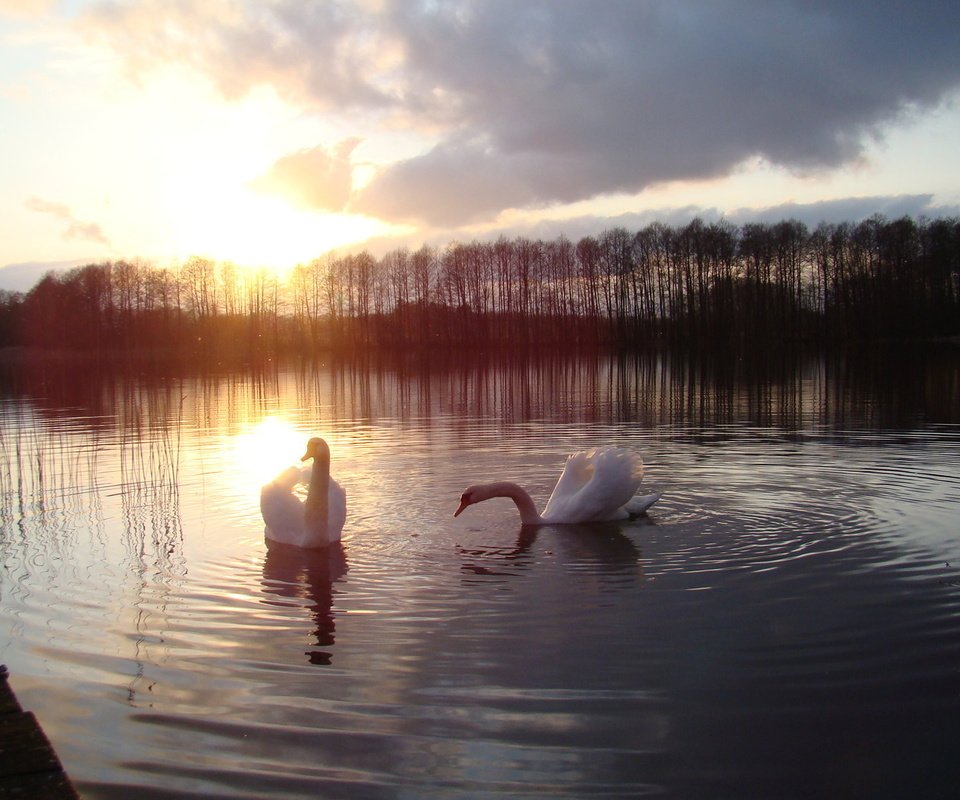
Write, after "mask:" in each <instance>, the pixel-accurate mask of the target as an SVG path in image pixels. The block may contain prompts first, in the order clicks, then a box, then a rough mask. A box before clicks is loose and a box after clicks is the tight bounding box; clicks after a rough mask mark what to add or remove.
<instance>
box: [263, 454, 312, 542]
mask: <svg viewBox="0 0 960 800" xmlns="http://www.w3.org/2000/svg"><path fill="white" fill-rule="evenodd" d="M291 469H295V468H294V467H291ZM260 513H261V514H262V515H263V522H264V524H265V525H266V526H267V528H269V529H270V532H271V534H273V536H272V538H278V537H281V536H283V537H288V536H291V535H294V532H296V534H297V535H302V532H303V501H302V500H301V499H300V498H299V497H297V496H296V495H295V494H293V493H292V492H291V491H290V488H288V486H287V485H286V484H285V483H282V482H279V480H278V481H274V482H272V483H268V484H267V485H266V486H264V487H263V488H262V489H261V490H260Z"/></svg>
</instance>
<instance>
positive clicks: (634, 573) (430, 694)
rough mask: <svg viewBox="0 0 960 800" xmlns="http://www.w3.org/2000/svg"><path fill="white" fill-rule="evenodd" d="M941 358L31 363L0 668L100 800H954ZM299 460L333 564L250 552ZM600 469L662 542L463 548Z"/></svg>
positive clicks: (15, 433) (9, 479)
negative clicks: (280, 479) (475, 497)
mask: <svg viewBox="0 0 960 800" xmlns="http://www.w3.org/2000/svg"><path fill="white" fill-rule="evenodd" d="M441 355H442V354H438V355H437V356H436V358H440V356H441ZM958 356H960V353H958V351H957V350H955V349H954V350H949V349H948V350H944V351H935V352H930V353H921V354H915V353H909V354H901V355H890V356H888V355H878V356H877V357H876V358H867V357H861V358H853V357H848V358H841V357H835V358H822V357H809V358H797V359H794V360H791V361H789V362H785V363H778V364H776V365H773V366H771V365H769V364H753V363H747V362H744V361H737V360H731V361H730V362H728V363H716V362H698V361H692V360H686V359H680V358H676V357H674V358H670V357H668V356H647V357H643V358H597V357H586V356H584V357H570V358H563V359H560V358H554V359H550V358H541V359H527V360H521V359H518V360H497V359H493V358H489V359H483V360H480V361H474V360H470V359H466V358H461V359H458V358H457V357H455V356H449V357H444V358H442V359H441V361H442V363H436V362H434V363H432V364H424V363H416V362H412V361H407V362H404V363H381V362H343V363H339V362H338V363H316V364H300V365H289V366H278V367H274V368H268V369H259V370H256V371H253V370H248V371H228V370H222V371H216V370H213V371H207V372H199V373H192V374H185V375H179V376H171V375H170V374H169V372H168V373H164V372H163V371H162V370H148V369H143V370H140V371H133V372H131V371H121V370H119V369H110V370H107V369H105V368H102V367H100V366H97V365H95V364H79V363H72V362H67V361H60V362H54V361H50V362H42V361H41V362H36V363H33V362H31V363H24V364H22V365H20V366H19V367H18V368H15V369H13V368H11V369H7V370H6V371H5V372H4V374H3V380H2V391H3V400H2V405H0V491H2V494H3V504H2V519H0V565H2V569H0V662H2V663H5V664H7V665H8V666H9V668H10V672H11V684H12V686H13V687H14V689H15V691H16V692H17V694H18V696H19V698H20V700H21V702H22V704H23V705H24V707H25V708H27V709H29V710H31V711H33V712H35V713H36V715H37V717H38V718H39V720H40V722H41V724H42V725H43V727H44V729H45V731H46V732H47V734H48V736H49V737H50V739H51V740H52V742H53V744H54V746H55V748H56V749H57V752H58V754H59V755H60V757H61V759H62V761H63V762H64V765H65V767H66V769H67V771H68V773H69V774H70V775H71V777H72V778H73V780H74V782H75V783H76V785H77V787H78V789H79V790H80V791H81V793H82V794H83V795H84V797H85V798H117V799H118V800H119V798H129V797H137V798H139V800H146V799H148V798H161V797H163V798H167V797H176V798H187V797H197V798H200V797H202V798H316V797H323V798H351V799H353V800H355V799H356V798H375V799H377V800H379V799H380V798H451V797H456V798H493V797H511V798H512V797H528V798H540V797H550V798H556V797H568V798H590V797H608V798H610V797H614V798H621V797H640V796H646V795H657V796H661V797H664V796H665V797H676V798H687V797H698V798H699V797H704V798H754V797H756V798H778V797H782V798H793V797H796V798H811V797H870V798H885V797H889V798H900V797H906V796H910V797H947V796H951V797H952V796H954V794H955V792H956V791H957V787H958V784H960V759H958V758H957V743H958V742H960V537H958V532H960V524H958V521H957V520H958V519H960V516H958V511H960V367H958V365H960V357H958ZM458 362H459V363H458ZM313 435H322V436H324V437H325V438H326V439H327V440H328V442H329V443H330V446H331V450H332V472H333V475H334V476H335V477H336V478H337V479H338V480H339V481H340V482H341V483H342V484H343V486H344V487H345V488H346V490H347V495H348V518H347V523H346V526H345V528H344V533H343V543H342V547H341V548H338V549H335V550H333V551H332V552H326V551H321V552H320V553H312V554H308V553H303V554H294V555H290V554H283V553H277V552H275V551H271V552H270V553H268V552H267V549H266V548H265V545H264V537H263V524H262V521H261V518H260V512H259V507H258V495H259V486H260V485H261V484H262V483H264V482H265V481H267V480H269V479H270V478H271V477H273V475H275V474H277V473H279V471H280V470H281V469H282V468H284V467H285V466H287V465H289V464H291V463H294V462H296V461H297V459H299V457H300V455H301V454H302V452H303V449H304V445H305V443H306V440H307V438H308V437H309V436H313ZM601 444H616V445H620V446H624V447H629V448H632V449H634V450H636V451H637V452H639V453H640V454H641V455H642V456H643V459H644V462H645V464H646V477H645V479H644V487H648V488H649V490H651V491H653V490H656V491H661V492H662V493H663V498H662V499H661V501H660V502H659V503H658V504H656V505H655V506H654V507H653V508H652V509H651V510H650V512H649V514H648V515H647V516H646V517H644V518H640V519H638V520H635V521H632V522H624V523H608V524H605V525H599V526H598V525H594V526H589V525H585V526H553V527H550V526H545V527H541V528H533V529H524V528H521V526H520V522H519V517H518V515H517V512H516V509H515V508H514V507H513V505H512V504H511V503H510V501H508V500H492V501H490V502H487V503H482V504H479V505H475V506H472V507H470V508H469V509H467V510H466V511H465V512H464V513H463V514H462V515H460V516H459V517H457V518H454V517H453V512H454V510H455V509H456V507H457V502H458V499H459V495H460V493H461V491H462V490H463V489H464V488H465V487H466V486H467V485H469V484H471V483H476V482H479V481H484V480H490V479H495V478H496V479H500V478H502V479H510V480H514V481H516V482H518V483H520V484H522V485H524V486H526V487H527V488H528V489H529V491H530V493H531V494H532V495H533V497H534V499H535V500H536V501H537V503H538V504H539V505H540V507H542V504H543V503H544V502H545V501H546V499H547V497H548V496H549V494H550V492H551V490H552V487H553V484H554V483H555V481H556V479H557V477H558V476H559V474H560V471H561V469H562V467H563V463H564V459H565V457H566V455H567V454H568V453H571V452H574V451H578V450H584V449H588V448H590V447H593V446H596V445H601Z"/></svg>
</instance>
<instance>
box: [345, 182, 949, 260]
mask: <svg viewBox="0 0 960 800" xmlns="http://www.w3.org/2000/svg"><path fill="white" fill-rule="evenodd" d="M877 214H879V215H880V216H882V217H886V218H887V219H899V218H901V217H912V218H913V219H917V220H919V219H921V218H923V217H926V218H928V219H946V218H952V219H956V218H960V206H956V205H949V206H942V205H940V206H938V205H934V204H933V196H932V195H929V194H905V195H891V196H879V195H872V196H863V197H843V198H837V199H833V200H825V201H820V202H815V203H783V204H780V205H774V206H767V207H764V208H741V209H737V210H735V211H732V212H725V211H723V210H722V209H719V208H715V207H710V206H697V205H687V206H672V207H664V208H651V209H644V210H642V211H630V212H626V213H623V214H617V215H613V216H597V215H582V216H577V217H567V218H565V219H541V220H537V221H535V222H530V223H518V224H514V225H510V226H504V225H496V226H493V227H491V228H490V229H489V230H487V231H480V232H477V233H476V235H475V236H474V237H473V238H475V239H476V240H478V241H490V240H496V239H498V238H499V237H500V236H506V237H507V238H516V237H523V238H527V239H534V240H537V239H539V240H543V241H549V240H553V239H557V238H559V237H560V236H565V237H566V238H567V239H570V240H571V241H574V242H576V241H579V240H580V239H582V238H583V237H585V236H597V235H599V234H601V233H603V231H606V230H610V229H612V228H626V229H627V230H628V231H631V232H636V231H639V230H642V229H643V228H645V227H647V226H648V225H651V224H653V223H655V222H659V223H663V224H665V225H669V226H671V227H674V228H682V227H683V226H685V225H687V224H689V223H690V222H691V221H692V220H693V219H696V218H699V219H702V220H704V221H705V222H717V221H719V220H727V221H729V222H732V223H734V224H735V225H745V224H748V223H753V222H760V223H767V224H775V223H778V222H783V221H784V220H798V221H799V222H802V223H804V224H805V225H807V227H808V228H810V229H814V228H816V227H817V226H818V225H819V224H820V223H828V224H840V223H851V224H854V225H855V224H857V223H859V222H862V221H863V220H865V219H868V218H870V217H872V216H874V215H877ZM462 240H463V234H462V232H460V231H457V230H455V229H436V230H433V231H430V232H429V233H427V234H426V235H424V234H423V232H420V231H418V232H414V233H411V234H408V235H402V236H394V237H383V238H379V239H371V240H368V241H366V242H363V243H362V244H360V245H358V246H357V247H356V249H357V250H360V249H364V250H367V251H369V252H371V253H373V254H374V255H376V256H378V257H379V256H382V255H384V254H385V253H387V252H389V251H391V250H395V249H398V248H408V249H411V250H415V249H417V248H419V247H420V246H421V245H422V244H427V245H430V246H432V247H438V248H444V247H446V246H447V245H448V244H450V243H451V242H455V241H462Z"/></svg>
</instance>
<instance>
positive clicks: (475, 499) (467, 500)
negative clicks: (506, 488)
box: [453, 483, 501, 517]
mask: <svg viewBox="0 0 960 800" xmlns="http://www.w3.org/2000/svg"><path fill="white" fill-rule="evenodd" d="M498 485H499V484H493V483H478V484H476V485H475V486H468V487H467V488H466V489H465V490H464V492H463V494H462V495H460V505H459V506H458V507H457V510H456V511H454V512H453V516H455V517H459V516H460V514H461V513H462V512H463V509H465V508H466V507H467V506H472V505H473V504H474V503H479V502H481V501H483V500H489V499H490V498H491V497H499V496H501V494H498V493H497V491H496V488H497V486H498Z"/></svg>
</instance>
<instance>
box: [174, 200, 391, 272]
mask: <svg viewBox="0 0 960 800" xmlns="http://www.w3.org/2000/svg"><path fill="white" fill-rule="evenodd" d="M178 209H179V219H178V220H177V223H176V224H177V231H176V238H177V244H176V252H177V255H178V257H179V258H180V259H181V260H183V259H186V258H188V257H190V256H192V255H200V256H202V257H204V258H210V259H213V260H214V261H230V262H233V263H235V264H237V265H240V266H244V267H250V268H260V267H266V268H268V269H270V270H271V271H274V272H276V273H277V274H278V275H279V276H280V277H281V278H284V277H286V276H287V275H288V274H289V273H290V271H291V270H292V269H293V267H294V266H296V265H297V264H302V263H308V262H310V261H312V260H313V259H315V258H320V257H321V256H323V255H324V254H325V253H328V252H330V251H331V250H336V249H338V248H343V247H348V246H350V245H355V244H359V243H361V242H363V241H365V240H367V239H370V238H372V237H375V236H378V235H383V234H386V233H388V232H390V230H391V228H390V226H388V225H386V224H384V223H382V222H380V221H378V220H375V219H371V218H369V217H361V216H357V215H351V214H336V213H321V212H316V211H307V210H302V209H297V208H293V207H292V206H290V205H289V204H287V203H286V202H285V201H283V200H282V199H279V198H275V197H267V196H263V195H259V194H257V193H256V192H254V191H253V190H251V189H248V188H246V187H234V188H232V189H228V190H226V191H219V192H215V191H209V190H208V191H197V192H188V193H185V196H184V197H182V198H181V199H180V200H179V202H178Z"/></svg>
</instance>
